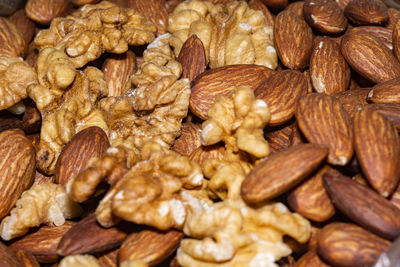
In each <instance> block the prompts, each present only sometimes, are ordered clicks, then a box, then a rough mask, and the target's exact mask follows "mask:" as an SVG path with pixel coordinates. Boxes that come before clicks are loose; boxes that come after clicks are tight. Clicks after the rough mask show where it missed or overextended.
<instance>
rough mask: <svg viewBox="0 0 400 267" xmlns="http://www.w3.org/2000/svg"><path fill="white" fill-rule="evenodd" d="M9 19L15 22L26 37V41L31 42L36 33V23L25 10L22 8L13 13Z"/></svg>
mask: <svg viewBox="0 0 400 267" xmlns="http://www.w3.org/2000/svg"><path fill="white" fill-rule="evenodd" d="M8 19H9V20H10V21H11V22H12V23H14V25H15V26H16V27H17V29H18V30H19V32H20V33H21V34H22V36H23V37H24V40H25V43H27V44H28V43H29V42H30V41H31V40H32V38H33V35H34V34H35V23H33V21H32V20H30V19H29V18H28V16H27V15H26V13H25V10H23V9H20V10H18V11H17V12H15V13H14V14H12V15H11V16H10V17H8Z"/></svg>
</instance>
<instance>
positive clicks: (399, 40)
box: [393, 21, 400, 60]
mask: <svg viewBox="0 0 400 267" xmlns="http://www.w3.org/2000/svg"><path fill="white" fill-rule="evenodd" d="M393 52H394V55H395V56H396V58H397V59H399V60H400V21H397V23H396V24H395V25H394V28H393Z"/></svg>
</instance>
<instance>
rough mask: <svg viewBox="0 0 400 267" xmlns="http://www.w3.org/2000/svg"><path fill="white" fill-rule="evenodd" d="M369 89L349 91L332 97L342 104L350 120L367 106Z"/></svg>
mask: <svg viewBox="0 0 400 267" xmlns="http://www.w3.org/2000/svg"><path fill="white" fill-rule="evenodd" d="M368 92H369V89H362V88H358V89H351V90H347V91H344V92H340V93H337V94H335V95H334V97H335V98H336V99H337V100H338V101H339V102H340V103H341V104H342V106H343V108H344V109H345V110H346V112H347V113H348V114H349V115H350V117H351V118H353V117H354V115H355V114H356V113H357V112H358V111H360V110H361V109H363V107H364V106H366V105H368V102H367V95H368Z"/></svg>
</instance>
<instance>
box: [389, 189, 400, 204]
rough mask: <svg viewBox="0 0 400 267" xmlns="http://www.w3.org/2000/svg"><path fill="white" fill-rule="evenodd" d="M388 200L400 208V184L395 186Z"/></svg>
mask: <svg viewBox="0 0 400 267" xmlns="http://www.w3.org/2000/svg"><path fill="white" fill-rule="evenodd" d="M390 202H392V204H393V205H395V206H396V207H397V208H398V209H400V184H399V185H398V186H397V189H396V191H394V193H393V195H392V197H391V198H390Z"/></svg>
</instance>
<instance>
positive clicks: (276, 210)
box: [177, 200, 311, 267]
mask: <svg viewBox="0 0 400 267" xmlns="http://www.w3.org/2000/svg"><path fill="white" fill-rule="evenodd" d="M183 230H184V232H185V234H186V235H187V236H189V237H191V238H186V239H183V240H182V241H181V245H180V247H179V249H178V253H177V257H178V262H179V264H180V265H181V266H183V267H185V266H190V267H197V266H199V267H200V266H202V267H207V266H230V267H239V266H241V267H245V266H258V265H257V264H259V263H260V262H263V263H264V265H263V266H278V265H276V264H274V262H275V261H277V260H279V259H280V258H282V257H285V256H288V255H289V254H290V253H291V249H290V248H289V247H288V246H287V245H286V244H285V243H283V240H282V238H283V236H284V235H289V236H290V237H292V238H294V239H295V240H297V241H298V242H300V243H305V242H306V241H307V240H308V239H309V237H310V232H311V226H310V223H309V222H308V221H307V220H306V219H304V218H303V217H302V216H300V215H299V214H296V213H290V211H289V210H288V209H287V208H286V207H285V206H284V205H283V204H282V203H272V204H267V205H265V206H262V207H259V208H251V207H249V206H247V205H246V204H245V203H244V202H243V201H241V200H224V201H223V202H219V203H215V204H213V205H212V207H211V208H210V209H208V210H203V211H200V212H197V213H193V214H190V215H189V216H188V218H187V220H186V223H185V226H184V229H183Z"/></svg>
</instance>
